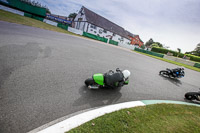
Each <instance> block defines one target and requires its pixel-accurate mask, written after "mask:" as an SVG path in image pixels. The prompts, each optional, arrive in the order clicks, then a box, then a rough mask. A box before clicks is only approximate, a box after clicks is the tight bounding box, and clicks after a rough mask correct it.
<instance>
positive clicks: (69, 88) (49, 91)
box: [0, 21, 200, 133]
mask: <svg viewBox="0 0 200 133" xmlns="http://www.w3.org/2000/svg"><path fill="white" fill-rule="evenodd" d="M175 67H177V66H176V65H173V64H169V63H166V62H163V61H160V60H157V59H153V58H150V57H147V56H144V55H141V54H138V53H135V52H132V51H130V50H125V49H123V48H120V47H117V46H112V45H110V44H105V43H101V42H98V41H94V40H90V39H84V38H80V37H75V36H71V35H67V34H63V33H58V32H52V31H48V30H43V29H39V28H34V27H28V26H24V25H18V24H13V23H7V22H3V21H0V127H1V128H0V132H1V133H11V132H20V133H24V132H28V131H30V130H32V129H35V128H37V127H39V126H41V125H43V124H46V123H48V122H50V121H53V120H55V119H58V118H60V117H63V116H66V115H69V114H71V113H74V112H77V111H80V110H84V109H89V108H93V107H99V106H104V105H110V104H114V103H121V102H127V101H135V100H151V99H159V100H176V101H184V94H185V93H186V92H188V91H198V88H199V87H200V82H199V77H200V73H199V72H196V71H193V70H189V69H185V73H186V76H185V77H184V78H182V79H180V80H172V79H168V78H164V77H161V76H159V74H158V73H159V71H160V70H163V69H166V68H175ZM116 68H121V69H128V70H130V71H131V77H130V84H129V85H128V86H124V87H123V88H121V89H116V90H114V89H100V90H88V89H87V88H86V87H85V86H84V80H85V79H86V78H89V77H91V76H92V74H94V73H105V72H106V71H108V70H110V69H112V70H114V69H116Z"/></svg>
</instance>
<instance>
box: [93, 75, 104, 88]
mask: <svg viewBox="0 0 200 133" xmlns="http://www.w3.org/2000/svg"><path fill="white" fill-rule="evenodd" d="M93 79H94V81H95V83H97V84H99V85H104V76H103V74H101V73H97V74H94V75H93Z"/></svg>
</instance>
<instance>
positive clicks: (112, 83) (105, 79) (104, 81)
mask: <svg viewBox="0 0 200 133" xmlns="http://www.w3.org/2000/svg"><path fill="white" fill-rule="evenodd" d="M130 74H131V73H130V71H129V70H123V71H121V70H120V69H119V68H117V69H116V72H114V71H112V70H110V71H108V72H107V73H105V74H102V73H96V74H94V75H93V76H92V78H88V79H86V80H85V85H86V86H87V87H88V88H89V89H99V88H107V87H110V88H117V87H122V86H124V85H128V83H129V77H130Z"/></svg>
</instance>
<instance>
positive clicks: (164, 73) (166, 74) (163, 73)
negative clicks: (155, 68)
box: [159, 70, 169, 76]
mask: <svg viewBox="0 0 200 133" xmlns="http://www.w3.org/2000/svg"><path fill="white" fill-rule="evenodd" d="M159 74H160V75H163V76H169V74H168V72H167V71H166V70H162V71H160V72H159Z"/></svg>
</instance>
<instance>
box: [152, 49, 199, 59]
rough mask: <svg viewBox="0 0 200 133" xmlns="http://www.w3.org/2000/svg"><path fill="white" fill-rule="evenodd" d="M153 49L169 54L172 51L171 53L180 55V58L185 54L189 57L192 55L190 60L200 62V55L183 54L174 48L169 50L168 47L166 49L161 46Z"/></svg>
mask: <svg viewBox="0 0 200 133" xmlns="http://www.w3.org/2000/svg"><path fill="white" fill-rule="evenodd" d="M151 51H153V52H157V53H162V54H167V53H168V52H170V53H172V54H173V56H176V57H177V55H178V57H180V58H183V56H184V55H186V56H187V57H190V60H192V61H197V62H200V57H198V56H195V55H191V54H182V53H178V52H176V51H172V50H168V49H164V48H159V47H153V48H152V49H151Z"/></svg>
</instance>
